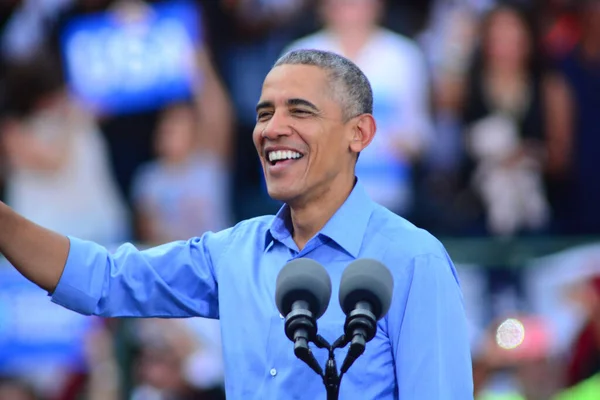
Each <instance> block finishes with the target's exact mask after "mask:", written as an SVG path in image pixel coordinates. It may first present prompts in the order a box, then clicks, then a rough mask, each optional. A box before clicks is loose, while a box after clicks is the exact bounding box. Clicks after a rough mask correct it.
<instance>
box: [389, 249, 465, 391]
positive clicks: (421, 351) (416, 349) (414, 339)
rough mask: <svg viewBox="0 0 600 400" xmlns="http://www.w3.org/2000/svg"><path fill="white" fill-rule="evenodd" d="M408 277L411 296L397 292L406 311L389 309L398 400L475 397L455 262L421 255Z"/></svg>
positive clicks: (435, 256) (408, 293)
mask: <svg viewBox="0 0 600 400" xmlns="http://www.w3.org/2000/svg"><path fill="white" fill-rule="evenodd" d="M406 279H407V280H408V282H407V284H406V286H404V287H407V288H408V292H407V293H396V294H394V296H396V295H398V297H399V298H404V299H405V301H402V302H401V303H402V304H401V305H399V306H400V307H402V306H404V307H405V309H404V310H398V309H396V310H393V309H390V312H393V315H392V316H390V318H389V320H388V323H389V328H388V329H389V335H390V339H391V340H392V346H393V350H394V358H395V363H396V377H397V384H398V390H399V398H400V399H417V398H419V399H431V400H446V399H447V400H454V399H465V400H466V399H473V375H472V363H471V351H470V345H469V335H468V329H467V319H466V314H465V311H464V307H463V300H462V294H461V290H460V287H459V283H458V278H457V275H456V270H455V268H454V265H453V264H452V261H450V259H449V257H446V258H442V257H440V256H437V255H426V256H418V257H416V258H415V259H413V262H412V270H411V271H409V273H408V274H407V276H406ZM399 286H402V285H399ZM402 291H403V290H402ZM388 315H390V314H388Z"/></svg>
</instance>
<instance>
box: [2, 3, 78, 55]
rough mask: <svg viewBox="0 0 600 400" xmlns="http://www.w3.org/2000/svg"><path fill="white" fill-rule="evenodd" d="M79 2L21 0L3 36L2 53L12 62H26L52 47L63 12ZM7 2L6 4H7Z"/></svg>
mask: <svg viewBox="0 0 600 400" xmlns="http://www.w3.org/2000/svg"><path fill="white" fill-rule="evenodd" d="M74 1H76V0H19V1H16V2H15V1H9V2H8V3H13V4H14V3H18V4H16V5H15V6H14V8H13V10H12V12H11V13H10V15H9V16H7V17H6V25H5V27H4V29H2V31H1V33H0V43H1V47H0V48H1V51H2V53H3V56H4V57H6V58H7V59H10V60H15V61H16V60H26V59H29V58H31V57H34V56H35V55H36V54H37V53H39V52H40V51H42V52H43V51H45V50H46V49H47V48H48V45H50V43H49V40H48V39H49V35H48V33H49V32H51V30H52V28H53V26H54V24H55V23H56V18H57V17H58V15H59V14H60V12H61V11H62V10H63V9H64V8H66V7H67V6H69V5H70V4H71V3H73V2H74ZM3 3H5V1H3Z"/></svg>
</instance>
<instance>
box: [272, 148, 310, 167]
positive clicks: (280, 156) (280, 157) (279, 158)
mask: <svg viewBox="0 0 600 400" xmlns="http://www.w3.org/2000/svg"><path fill="white" fill-rule="evenodd" d="M302 157H304V155H303V154H301V153H298V152H297V151H293V150H277V151H270V152H268V153H267V160H269V164H271V165H277V164H280V163H283V162H285V161H295V160H299V159H301V158H302Z"/></svg>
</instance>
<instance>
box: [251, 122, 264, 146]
mask: <svg viewBox="0 0 600 400" xmlns="http://www.w3.org/2000/svg"><path fill="white" fill-rule="evenodd" d="M261 131H262V128H259V127H258V125H257V126H256V128H254V131H253V132H252V142H253V143H254V147H256V150H259V149H260V146H261V139H262V137H261V136H262V135H261Z"/></svg>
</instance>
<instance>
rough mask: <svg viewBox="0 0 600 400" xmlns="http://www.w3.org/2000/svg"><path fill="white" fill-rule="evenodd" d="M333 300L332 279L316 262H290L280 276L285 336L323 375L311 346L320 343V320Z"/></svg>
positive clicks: (277, 298)
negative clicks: (330, 300)
mask: <svg viewBox="0 0 600 400" xmlns="http://www.w3.org/2000/svg"><path fill="white" fill-rule="evenodd" d="M330 298H331V278H330V277H329V274H328V273H327V271H326V270H325V268H323V266H321V264H319V263H318V262H316V261H314V260H311V259H308V258H298V259H295V260H293V261H290V262H289V263H287V264H286V265H285V266H284V267H283V269H282V270H281V271H280V272H279V275H277V281H276V287H275V303H276V304H277V308H278V309H279V312H280V313H281V315H284V316H285V334H286V336H287V337H288V339H290V340H291V341H292V342H294V354H295V355H296V357H298V358H299V359H300V360H302V361H304V362H305V363H306V364H308V366H309V367H311V368H312V369H313V370H314V371H315V372H316V373H317V374H319V375H321V376H323V370H322V369H321V366H320V365H319V363H318V362H317V360H316V359H315V357H314V355H313V354H312V352H311V350H310V348H309V347H308V343H309V342H315V341H316V340H317V319H319V318H321V316H322V315H323V314H324V313H325V311H326V310H327V307H328V305H329V299H330Z"/></svg>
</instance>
